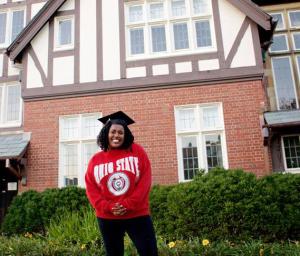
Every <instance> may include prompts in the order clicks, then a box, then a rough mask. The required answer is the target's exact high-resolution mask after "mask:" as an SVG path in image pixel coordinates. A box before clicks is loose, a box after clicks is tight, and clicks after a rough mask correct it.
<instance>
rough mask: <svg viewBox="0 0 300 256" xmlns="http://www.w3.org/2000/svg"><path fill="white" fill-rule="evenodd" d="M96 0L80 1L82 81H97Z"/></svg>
mask: <svg viewBox="0 0 300 256" xmlns="http://www.w3.org/2000/svg"><path fill="white" fill-rule="evenodd" d="M109 2H110V1H109ZM96 34H97V29H96V0H88V1H87V0H81V2H80V58H79V59H80V76H79V77H80V82H81V83H85V82H95V81H97V45H96V44H97V38H96ZM99 68H101V67H99Z"/></svg>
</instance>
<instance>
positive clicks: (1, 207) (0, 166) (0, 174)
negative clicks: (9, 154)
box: [0, 160, 18, 223]
mask: <svg viewBox="0 0 300 256" xmlns="http://www.w3.org/2000/svg"><path fill="white" fill-rule="evenodd" d="M17 194H18V179H17V177H16V176H15V175H13V174H12V173H11V172H10V171H9V170H8V169H7V168H5V161H4V160H0V223H1V222H2V221H3V218H4V215H5V213H6V212H7V208H8V206H9V205H10V203H11V201H12V199H13V198H14V197H15V196H16V195H17Z"/></svg>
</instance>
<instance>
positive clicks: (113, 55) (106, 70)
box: [102, 0, 123, 80]
mask: <svg viewBox="0 0 300 256" xmlns="http://www.w3.org/2000/svg"><path fill="white" fill-rule="evenodd" d="M120 2H122V1H120ZM102 17H103V20H102V27H103V33H102V34H103V38H102V40H103V80H114V79H120V77H121V75H120V37H119V0H109V1H102ZM122 29H123V28H122Z"/></svg>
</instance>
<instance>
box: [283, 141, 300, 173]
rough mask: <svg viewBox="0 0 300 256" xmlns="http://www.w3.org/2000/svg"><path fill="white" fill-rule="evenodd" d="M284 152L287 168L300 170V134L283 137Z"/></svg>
mask: <svg viewBox="0 0 300 256" xmlns="http://www.w3.org/2000/svg"><path fill="white" fill-rule="evenodd" d="M282 144H283V154H284V159H285V169H286V170H297V169H298V170H300V136H299V135H294V136H284V137H283V138H282Z"/></svg>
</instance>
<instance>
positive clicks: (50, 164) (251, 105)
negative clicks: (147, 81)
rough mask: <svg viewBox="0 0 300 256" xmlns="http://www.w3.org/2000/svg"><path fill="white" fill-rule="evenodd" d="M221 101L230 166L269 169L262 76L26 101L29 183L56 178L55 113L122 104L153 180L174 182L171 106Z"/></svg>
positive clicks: (53, 182) (52, 183)
mask: <svg viewBox="0 0 300 256" xmlns="http://www.w3.org/2000/svg"><path fill="white" fill-rule="evenodd" d="M209 102H222V103H223V111H224V122H225V131H226V142H227V153H228V162H229V167H230V168H243V169H245V170H247V171H251V172H254V173H256V174H257V175H258V176H261V175H265V174H268V173H269V170H270V166H269V165H268V163H269V158H268V153H266V152H267V151H266V150H265V148H264V147H263V140H262V135H261V128H260V123H259V115H260V114H261V113H262V110H263V108H264V91H263V87H262V84H261V81H249V82H240V83H230V84H229V83H228V84H218V85H206V86H194V87H185V88H173V89H161V90H154V91H144V92H130V93H118V94H110V95H98V96H88V97H77V98H69V99H54V100H43V101H33V102H25V123H24V130H25V131H30V132H32V139H31V142H30V147H29V150H28V183H27V187H23V188H22V189H21V190H24V189H29V188H33V189H37V190H43V189H45V188H47V187H57V184H58V141H59V134H58V131H59V124H58V123H59V116H60V115H70V114H80V113H91V112H102V113H103V114H104V115H106V114H108V113H111V112H114V111H117V110H123V111H125V112H127V113H128V114H129V115H130V116H131V117H133V119H135V120H136V122H137V123H136V124H134V125H132V127H131V130H132V131H133V134H134V135H135V139H136V141H137V142H138V143H140V144H142V145H143V146H144V148H145V149H146V151H147V152H148V154H149V157H150V160H151V162H152V169H153V182H154V183H162V184H170V183H176V182H178V171H177V169H178V167H177V155H176V154H177V153H176V136H175V120H174V106H176V105H185V104H193V103H194V104H199V103H209Z"/></svg>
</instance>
